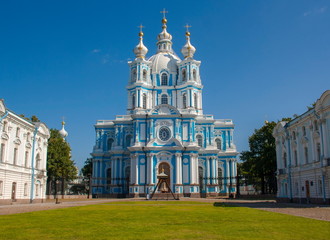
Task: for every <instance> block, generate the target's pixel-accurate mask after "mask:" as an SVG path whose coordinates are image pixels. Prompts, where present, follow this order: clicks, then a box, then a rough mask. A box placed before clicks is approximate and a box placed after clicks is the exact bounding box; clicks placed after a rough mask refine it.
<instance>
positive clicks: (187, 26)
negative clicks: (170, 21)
mask: <svg viewBox="0 0 330 240" xmlns="http://www.w3.org/2000/svg"><path fill="white" fill-rule="evenodd" d="M183 27H185V28H186V29H187V32H189V28H191V26H189V25H188V24H186V26H183Z"/></svg>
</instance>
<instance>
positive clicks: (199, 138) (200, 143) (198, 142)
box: [196, 135, 203, 147]
mask: <svg viewBox="0 0 330 240" xmlns="http://www.w3.org/2000/svg"><path fill="white" fill-rule="evenodd" d="M196 139H197V144H198V146H200V147H203V137H202V136H201V135H197V137H196Z"/></svg>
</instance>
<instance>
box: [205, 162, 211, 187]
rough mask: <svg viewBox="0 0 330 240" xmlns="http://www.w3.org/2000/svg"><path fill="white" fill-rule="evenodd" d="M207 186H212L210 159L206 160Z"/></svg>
mask: <svg viewBox="0 0 330 240" xmlns="http://www.w3.org/2000/svg"><path fill="white" fill-rule="evenodd" d="M206 178H207V180H206V184H210V178H211V171H210V159H209V158H208V157H207V158H206Z"/></svg>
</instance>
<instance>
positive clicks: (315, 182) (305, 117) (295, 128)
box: [273, 90, 330, 204]
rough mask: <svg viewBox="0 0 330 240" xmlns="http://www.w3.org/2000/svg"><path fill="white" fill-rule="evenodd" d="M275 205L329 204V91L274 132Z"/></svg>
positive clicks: (281, 124)
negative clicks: (275, 156)
mask: <svg viewBox="0 0 330 240" xmlns="http://www.w3.org/2000/svg"><path fill="white" fill-rule="evenodd" d="M273 136H274V137H275V139H276V155H277V169H278V170H277V186H278V192H277V197H278V200H279V201H293V202H314V203H327V204H329V203H330V90H327V91H325V92H324V93H323V94H322V96H321V97H320V99H318V100H317V101H316V103H315V106H314V107H313V108H312V109H310V110H308V111H307V112H305V113H303V114H302V115H300V116H298V117H296V118H295V119H293V120H292V121H290V122H279V123H278V124H277V126H276V127H275V128H274V132H273Z"/></svg>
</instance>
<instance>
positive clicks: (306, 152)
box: [304, 147, 308, 163]
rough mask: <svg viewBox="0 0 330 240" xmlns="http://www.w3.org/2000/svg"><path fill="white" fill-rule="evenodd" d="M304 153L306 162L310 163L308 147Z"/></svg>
mask: <svg viewBox="0 0 330 240" xmlns="http://www.w3.org/2000/svg"><path fill="white" fill-rule="evenodd" d="M304 153H305V163H308V148H307V147H305V148H304Z"/></svg>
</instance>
